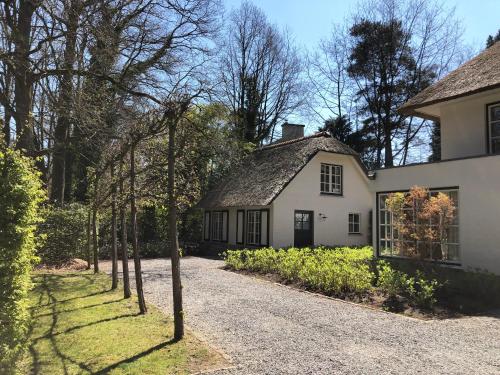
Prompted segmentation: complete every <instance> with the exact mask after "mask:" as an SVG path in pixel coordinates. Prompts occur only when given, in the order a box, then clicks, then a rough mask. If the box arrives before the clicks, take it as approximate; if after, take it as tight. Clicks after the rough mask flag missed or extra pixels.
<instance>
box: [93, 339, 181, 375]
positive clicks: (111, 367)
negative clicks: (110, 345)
mask: <svg viewBox="0 0 500 375" xmlns="http://www.w3.org/2000/svg"><path fill="white" fill-rule="evenodd" d="M175 343H176V341H175V340H173V339H172V340H169V341H166V342H162V343H161V344H158V345H155V346H153V347H151V348H149V349H148V350H145V351H143V352H141V353H139V354H136V355H134V356H132V357H130V358H126V359H123V360H121V361H119V362H116V363H113V364H112V365H109V366H107V367H105V368H103V369H101V370H99V371H97V372H95V374H96V375H97V374H99V375H101V374H107V373H109V372H110V371H111V370H114V369H115V368H117V367H120V366H121V365H124V364H127V363H132V362H134V361H137V360H138V359H141V358H143V357H145V356H147V355H149V354H151V353H154V352H156V351H157V350H161V349H163V348H165V347H167V346H169V345H172V344H175Z"/></svg>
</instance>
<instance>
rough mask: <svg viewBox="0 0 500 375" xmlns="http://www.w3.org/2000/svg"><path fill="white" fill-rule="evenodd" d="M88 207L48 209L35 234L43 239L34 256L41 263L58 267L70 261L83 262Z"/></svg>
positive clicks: (70, 206)
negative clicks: (74, 259)
mask: <svg viewBox="0 0 500 375" xmlns="http://www.w3.org/2000/svg"><path fill="white" fill-rule="evenodd" d="M87 215H88V208H87V207H86V206H83V205H81V204H77V203H73V204H69V205H66V206H65V207H64V208H58V207H52V206H48V207H46V208H45V209H44V210H43V216H44V223H43V224H42V225H40V226H39V228H38V233H39V235H40V236H41V237H42V238H43V239H44V240H43V243H42V244H41V246H40V247H39V249H38V252H37V255H38V256H39V257H40V259H41V262H42V263H43V264H48V265H61V264H64V263H65V262H67V261H68V260H70V259H73V258H81V259H87Z"/></svg>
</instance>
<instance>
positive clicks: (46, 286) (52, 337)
mask: <svg viewBox="0 0 500 375" xmlns="http://www.w3.org/2000/svg"><path fill="white" fill-rule="evenodd" d="M69 276H70V277H71V276H73V275H69ZM79 276H84V275H83V274H80V275H79ZM62 278H64V276H63V275H54V274H51V275H47V274H45V275H43V276H42V277H37V278H36V279H37V282H38V283H39V285H38V286H37V287H36V289H37V290H38V291H39V292H40V296H39V298H38V304H37V305H36V306H33V308H32V310H31V313H32V317H33V318H35V319H36V318H39V317H42V316H51V317H52V321H51V324H50V328H49V330H48V332H47V333H46V334H45V335H43V336H40V337H37V338H36V339H33V340H32V342H31V344H30V347H29V352H30V354H31V356H32V358H33V362H32V363H33V365H32V369H31V373H32V374H41V371H42V370H41V363H40V356H39V353H38V352H37V350H36V347H35V345H36V344H37V342H38V341H39V340H42V339H48V340H49V342H50V345H51V347H52V349H53V351H54V353H55V354H56V355H57V357H58V358H59V359H60V360H61V365H62V367H63V369H62V370H63V373H64V374H68V368H67V362H69V363H72V364H74V365H76V366H78V367H79V368H80V369H81V370H83V371H86V372H88V373H93V372H92V369H91V368H90V367H89V366H88V365H86V364H85V363H83V362H79V361H77V360H75V359H73V358H71V357H70V356H68V355H66V354H64V353H63V352H62V351H61V348H60V347H59V345H58V343H57V341H56V336H58V335H61V334H66V333H69V332H72V331H75V330H78V329H81V328H84V327H89V326H92V325H95V324H100V323H104V322H109V321H112V320H117V319H122V318H127V317H133V316H137V315H139V314H138V313H136V314H124V315H119V316H114V317H112V318H107V319H101V320H98V321H94V322H90V323H87V324H82V325H78V326H73V327H71V328H68V329H66V330H64V331H61V332H56V326H57V323H58V318H59V314H61V313H64V312H71V311H76V310H80V309H86V308H91V307H97V306H102V305H105V304H110V303H116V302H120V300H114V301H107V302H103V303H101V304H95V305H89V306H83V307H81V308H77V309H72V310H66V311H58V310H57V305H58V304H60V303H64V302H68V301H71V300H76V299H82V298H87V297H91V296H96V295H99V294H103V293H106V292H107V291H100V292H96V293H91V294H87V295H83V296H77V297H72V298H68V299H65V300H57V298H56V297H55V295H54V293H53V292H52V290H54V289H57V288H58V287H60V284H59V282H60V280H61V279H62ZM85 279H86V280H87V281H89V284H94V280H92V281H90V279H89V278H87V277H85ZM44 297H45V298H46V299H47V300H48V303H46V304H42V301H43V300H44V299H45V298H44ZM48 306H50V310H51V311H50V313H47V314H42V315H39V316H36V315H34V312H35V311H36V309H37V308H40V307H48ZM32 332H33V326H31V327H30V334H32Z"/></svg>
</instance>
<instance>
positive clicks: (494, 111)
mask: <svg viewBox="0 0 500 375" xmlns="http://www.w3.org/2000/svg"><path fill="white" fill-rule="evenodd" d="M490 121H500V105H496V106H491V107H490Z"/></svg>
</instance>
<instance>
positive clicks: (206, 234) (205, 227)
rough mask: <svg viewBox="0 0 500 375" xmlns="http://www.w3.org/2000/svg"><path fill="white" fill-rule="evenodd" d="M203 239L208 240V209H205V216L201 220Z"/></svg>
mask: <svg viewBox="0 0 500 375" xmlns="http://www.w3.org/2000/svg"><path fill="white" fill-rule="evenodd" d="M203 239H204V240H205V241H210V211H205V218H204V222H203Z"/></svg>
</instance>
